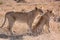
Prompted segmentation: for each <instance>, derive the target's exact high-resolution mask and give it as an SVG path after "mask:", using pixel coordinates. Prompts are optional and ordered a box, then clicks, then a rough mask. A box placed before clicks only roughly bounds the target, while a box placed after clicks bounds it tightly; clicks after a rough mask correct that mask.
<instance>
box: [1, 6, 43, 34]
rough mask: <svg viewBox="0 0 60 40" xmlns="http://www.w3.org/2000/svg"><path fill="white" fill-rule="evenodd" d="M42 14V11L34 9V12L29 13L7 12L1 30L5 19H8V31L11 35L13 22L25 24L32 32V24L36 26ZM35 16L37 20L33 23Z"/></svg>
mask: <svg viewBox="0 0 60 40" xmlns="http://www.w3.org/2000/svg"><path fill="white" fill-rule="evenodd" d="M42 14H43V11H42V10H41V9H38V8H36V7H35V9H34V10H32V11H30V12H14V11H10V12H7V13H6V14H5V21H4V23H3V24H2V26H1V28H2V27H3V26H4V24H5V22H6V19H8V21H9V25H8V29H9V31H10V32H11V34H13V33H12V31H11V28H12V27H13V24H14V22H15V21H22V22H25V23H27V24H28V25H29V27H30V29H31V31H32V29H34V27H32V25H33V23H36V24H34V25H37V23H38V21H39V20H40V18H41V16H42ZM38 15H39V16H38ZM36 16H38V17H39V19H38V20H37V21H36V22H34V21H35V20H36Z"/></svg>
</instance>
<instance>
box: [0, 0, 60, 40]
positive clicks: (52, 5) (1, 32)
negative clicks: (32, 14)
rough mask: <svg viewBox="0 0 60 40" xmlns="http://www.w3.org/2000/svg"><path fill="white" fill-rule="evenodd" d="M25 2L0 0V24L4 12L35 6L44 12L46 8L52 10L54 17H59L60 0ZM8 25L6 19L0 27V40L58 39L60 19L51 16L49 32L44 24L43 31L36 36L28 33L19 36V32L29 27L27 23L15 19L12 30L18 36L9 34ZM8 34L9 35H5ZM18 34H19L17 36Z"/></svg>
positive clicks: (29, 0) (33, 7)
mask: <svg viewBox="0 0 60 40" xmlns="http://www.w3.org/2000/svg"><path fill="white" fill-rule="evenodd" d="M26 1H27V3H16V1H14V0H0V2H2V4H0V26H1V25H2V24H3V22H4V17H5V14H6V13H7V12H9V11H14V12H21V11H23V10H24V11H25V12H29V11H31V10H34V9H35V7H37V8H38V9H42V10H43V11H44V12H45V11H46V10H52V12H53V13H54V15H56V17H55V19H56V20H58V19H57V17H59V18H60V1H56V0H26ZM7 26H8V20H7V21H6V23H5V25H4V27H3V28H0V40H60V21H54V17H52V18H51V19H50V21H49V26H50V28H49V29H50V33H46V29H45V27H46V25H44V27H43V30H44V31H43V32H42V33H41V34H40V35H38V36H30V35H24V36H21V34H24V33H26V32H27V30H28V29H29V27H28V25H27V24H26V23H23V22H19V21H15V23H14V25H13V27H12V31H15V32H16V33H14V32H13V33H14V34H16V35H18V36H13V35H12V36H10V35H11V34H10V32H9V30H8V29H7ZM7 35H9V37H7ZM19 35H20V36H19Z"/></svg>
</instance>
